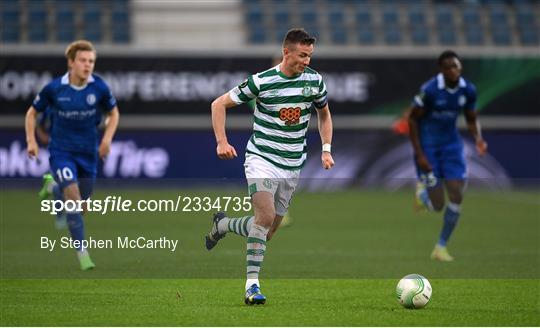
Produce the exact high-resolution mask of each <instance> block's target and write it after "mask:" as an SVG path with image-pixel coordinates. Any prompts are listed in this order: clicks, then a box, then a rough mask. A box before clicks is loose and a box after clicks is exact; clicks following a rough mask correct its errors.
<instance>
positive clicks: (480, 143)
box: [476, 139, 488, 156]
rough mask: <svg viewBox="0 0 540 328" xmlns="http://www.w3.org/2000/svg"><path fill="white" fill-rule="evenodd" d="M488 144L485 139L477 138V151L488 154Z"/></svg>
mask: <svg viewBox="0 0 540 328" xmlns="http://www.w3.org/2000/svg"><path fill="white" fill-rule="evenodd" d="M487 149H488V144H487V142H485V141H484V139H478V140H476V151H478V155H480V156H484V155H485V154H487Z"/></svg>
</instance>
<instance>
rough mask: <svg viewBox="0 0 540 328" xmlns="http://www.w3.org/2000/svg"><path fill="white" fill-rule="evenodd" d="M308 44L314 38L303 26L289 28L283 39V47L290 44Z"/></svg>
mask: <svg viewBox="0 0 540 328" xmlns="http://www.w3.org/2000/svg"><path fill="white" fill-rule="evenodd" d="M298 43H299V44H303V45H310V44H314V43H315V38H314V37H312V36H311V35H309V34H308V32H306V31H305V30H304V29H303V28H293V29H290V30H289V31H288V32H287V34H286V35H285V38H284V39H283V48H287V47H288V46H290V45H292V44H298Z"/></svg>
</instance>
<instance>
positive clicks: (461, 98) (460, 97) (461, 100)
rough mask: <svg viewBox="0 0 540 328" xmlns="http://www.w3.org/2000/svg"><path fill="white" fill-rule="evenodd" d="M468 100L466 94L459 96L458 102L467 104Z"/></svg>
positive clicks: (461, 104)
mask: <svg viewBox="0 0 540 328" xmlns="http://www.w3.org/2000/svg"><path fill="white" fill-rule="evenodd" d="M466 102H467V98H465V96H464V95H461V96H459V98H458V104H459V105H460V106H463V105H465V103H466Z"/></svg>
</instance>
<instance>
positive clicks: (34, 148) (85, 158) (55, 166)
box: [25, 40, 119, 270]
mask: <svg viewBox="0 0 540 328" xmlns="http://www.w3.org/2000/svg"><path fill="white" fill-rule="evenodd" d="M65 54H66V57H67V63H68V72H67V73H66V74H65V75H64V76H62V77H60V78H57V79H55V80H53V81H51V82H50V83H49V84H47V85H46V86H45V87H44V88H43V89H42V90H41V92H40V93H39V94H38V95H37V96H36V98H35V100H34V102H33V104H32V106H30V108H29V109H28V111H27V113H26V120H25V128H26V141H27V152H28V155H29V156H30V157H36V156H37V154H38V149H39V148H38V145H37V142H36V139H35V129H36V117H37V115H38V113H40V112H43V111H45V110H47V108H49V110H50V115H51V127H50V140H49V152H50V158H49V164H50V169H51V172H52V174H53V176H54V179H55V181H56V183H57V184H58V186H59V187H60V189H61V190H62V193H63V197H64V200H66V201H67V200H72V201H77V200H81V199H87V198H89V197H90V195H91V193H92V189H93V187H94V182H95V178H96V173H97V164H98V158H104V157H105V156H106V155H107V154H108V153H109V151H110V147H111V141H112V138H113V135H114V133H115V131H116V127H117V126H118V119H119V113H118V108H117V106H116V99H115V98H114V97H113V96H112V94H111V92H110V90H109V87H108V86H107V85H106V84H105V82H104V81H103V80H102V79H101V78H100V77H99V76H96V75H94V74H93V71H94V65H95V61H96V51H95V49H94V46H93V45H92V44H91V43H90V42H88V41H84V40H80V41H75V42H73V43H71V44H70V45H69V46H68V47H67V49H66V53H65ZM102 113H105V114H106V115H107V116H108V119H107V120H106V122H107V123H106V126H105V131H104V133H103V137H102V139H101V142H100V141H99V135H98V130H97V127H98V124H99V122H100V121H101V116H102ZM98 145H99V146H98ZM66 216H67V222H68V228H69V231H70V233H71V236H72V238H73V240H76V241H82V240H84V223H83V219H82V213H80V212H78V211H72V212H66ZM77 256H78V259H79V263H80V266H81V269H82V270H88V269H92V268H93V267H94V266H95V265H94V263H93V262H92V260H91V258H90V256H89V254H88V251H87V250H86V249H84V248H82V247H81V248H78V249H77Z"/></svg>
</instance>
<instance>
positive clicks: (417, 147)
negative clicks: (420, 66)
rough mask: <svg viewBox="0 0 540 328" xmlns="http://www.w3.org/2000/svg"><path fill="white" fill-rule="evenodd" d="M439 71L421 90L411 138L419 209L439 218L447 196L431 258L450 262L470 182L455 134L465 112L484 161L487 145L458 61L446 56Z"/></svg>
mask: <svg viewBox="0 0 540 328" xmlns="http://www.w3.org/2000/svg"><path fill="white" fill-rule="evenodd" d="M438 65H439V70H440V73H439V74H438V75H437V76H435V77H433V78H432V79H431V80H429V81H427V82H426V83H424V85H422V87H421V89H420V93H419V94H418V95H417V96H416V97H415V98H414V101H413V104H412V108H410V109H409V113H410V114H409V130H410V131H409V134H410V139H411V142H412V146H413V150H414V160H415V165H416V171H417V175H418V179H419V182H418V183H417V190H416V202H417V204H418V206H421V207H424V208H426V209H428V210H432V211H437V212H440V211H442V210H443V208H444V203H445V196H444V189H446V192H447V194H448V205H447V206H446V209H445V211H444V216H443V226H442V230H441V232H440V236H439V241H438V242H437V244H436V245H435V248H434V249H433V252H432V254H431V258H432V259H434V260H440V261H452V260H453V257H452V256H451V255H450V254H449V253H448V250H447V248H446V245H447V243H448V240H449V238H450V235H451V234H452V231H453V230H454V228H455V226H456V224H457V222H458V219H459V216H460V212H461V208H460V207H461V202H462V200H463V193H464V190H465V186H466V179H467V170H466V165H465V158H464V154H463V141H462V140H461V136H460V134H459V132H458V129H457V118H458V116H459V115H460V113H461V112H463V113H464V115H465V120H466V121H467V127H468V129H469V132H470V133H471V135H472V137H473V139H474V140H475V143H476V149H477V151H478V154H479V155H480V156H483V155H484V154H485V153H486V152H487V143H486V142H485V141H484V139H483V138H482V135H481V132H480V124H479V122H478V120H477V114H476V88H475V86H474V85H473V84H472V83H471V82H469V81H467V80H465V79H464V78H463V77H461V69H462V67H461V61H460V59H459V57H458V55H457V54H456V53H455V52H453V51H451V50H447V51H444V52H443V53H442V54H441V55H440V56H439V59H438Z"/></svg>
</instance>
